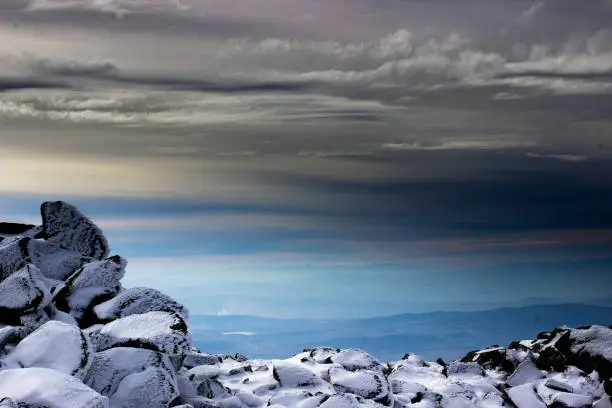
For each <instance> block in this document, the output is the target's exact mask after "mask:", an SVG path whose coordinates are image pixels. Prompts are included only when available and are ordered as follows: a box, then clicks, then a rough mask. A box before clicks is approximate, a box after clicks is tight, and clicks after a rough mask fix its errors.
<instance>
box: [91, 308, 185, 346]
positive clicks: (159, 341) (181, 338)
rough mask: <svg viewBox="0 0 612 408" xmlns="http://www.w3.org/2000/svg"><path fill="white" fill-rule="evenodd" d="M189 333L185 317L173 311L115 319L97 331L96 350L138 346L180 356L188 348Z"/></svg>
mask: <svg viewBox="0 0 612 408" xmlns="http://www.w3.org/2000/svg"><path fill="white" fill-rule="evenodd" d="M191 341H192V339H191V333H190V332H189V330H188V327H187V323H186V322H185V320H184V319H183V318H182V317H181V316H179V315H177V314H173V313H168V312H148V313H143V314H134V315H129V316H126V317H123V318H121V319H117V320H114V321H112V322H110V323H108V324H106V325H105V326H104V327H102V328H101V329H100V331H99V333H98V339H97V341H96V342H95V347H96V350H97V351H103V350H107V349H110V348H113V347H139V348H148V349H151V350H155V351H159V352H161V353H165V354H167V355H169V356H182V355H184V354H185V353H187V351H188V350H190V348H191Z"/></svg>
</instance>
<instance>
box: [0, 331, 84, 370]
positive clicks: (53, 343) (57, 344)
mask: <svg viewBox="0 0 612 408" xmlns="http://www.w3.org/2000/svg"><path fill="white" fill-rule="evenodd" d="M92 354H93V350H92V348H91V344H90V343H89V340H88V339H87V337H85V335H84V334H83V333H82V332H81V330H80V329H79V328H78V327H76V326H73V325H71V324H66V323H62V322H58V321H49V322H47V323H45V324H44V325H42V326H41V327H39V328H38V329H36V330H35V331H34V332H33V333H32V334H30V335H29V336H27V337H26V338H24V339H23V340H21V341H20V342H19V344H17V346H16V347H15V348H14V349H13V350H12V351H11V352H10V353H9V354H8V355H7V356H6V357H5V358H4V359H3V362H4V364H5V365H6V367H8V368H17V367H43V368H50V369H53V370H56V371H60V372H63V373H66V374H70V375H72V376H74V377H76V378H79V379H82V378H83V377H84V376H85V373H87V370H88V369H89V366H90V365H91V361H92Z"/></svg>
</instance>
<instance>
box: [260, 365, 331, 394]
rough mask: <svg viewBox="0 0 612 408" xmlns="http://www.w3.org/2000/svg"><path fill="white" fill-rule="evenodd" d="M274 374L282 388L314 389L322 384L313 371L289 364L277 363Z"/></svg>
mask: <svg viewBox="0 0 612 408" xmlns="http://www.w3.org/2000/svg"><path fill="white" fill-rule="evenodd" d="M272 373H273V375H274V379H275V380H276V381H278V382H279V384H280V385H281V386H282V387H289V388H298V387H314V386H317V385H320V384H321V382H322V381H321V379H320V378H319V376H318V375H316V374H315V373H314V372H312V371H311V370H309V369H307V368H305V367H303V366H300V365H297V364H293V363H288V362H280V361H279V362H276V363H275V364H274V368H273V371H272Z"/></svg>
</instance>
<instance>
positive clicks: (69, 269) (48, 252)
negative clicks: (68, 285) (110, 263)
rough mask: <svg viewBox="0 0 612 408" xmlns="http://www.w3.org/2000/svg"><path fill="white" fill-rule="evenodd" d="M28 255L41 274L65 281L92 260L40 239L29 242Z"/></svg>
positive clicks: (57, 244)
mask: <svg viewBox="0 0 612 408" xmlns="http://www.w3.org/2000/svg"><path fill="white" fill-rule="evenodd" d="M28 255H29V258H30V261H31V262H32V264H34V266H36V267H37V268H38V269H40V272H41V273H42V274H43V275H44V276H46V277H48V278H51V279H57V280H64V279H66V278H68V276H70V275H72V274H73V273H74V272H76V271H77V270H78V269H79V268H81V267H82V266H83V265H84V264H85V263H87V262H90V261H91V258H89V257H87V256H84V255H83V254H81V253H80V252H76V251H70V250H67V249H64V248H62V247H60V246H59V243H52V242H48V241H44V240H40V239H32V240H29V241H28Z"/></svg>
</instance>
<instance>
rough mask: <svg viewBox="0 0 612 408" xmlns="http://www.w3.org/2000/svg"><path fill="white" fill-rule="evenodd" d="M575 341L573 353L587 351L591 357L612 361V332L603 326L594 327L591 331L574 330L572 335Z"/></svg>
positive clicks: (571, 337)
mask: <svg viewBox="0 0 612 408" xmlns="http://www.w3.org/2000/svg"><path fill="white" fill-rule="evenodd" d="M570 339H571V340H572V341H573V343H574V344H573V345H572V351H573V352H574V353H580V352H581V351H586V352H587V353H588V354H589V355H590V356H591V357H595V356H600V357H603V358H604V359H606V360H608V361H612V330H610V329H608V328H607V327H603V326H592V327H590V328H589V329H582V330H574V331H572V333H571V334H570Z"/></svg>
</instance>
